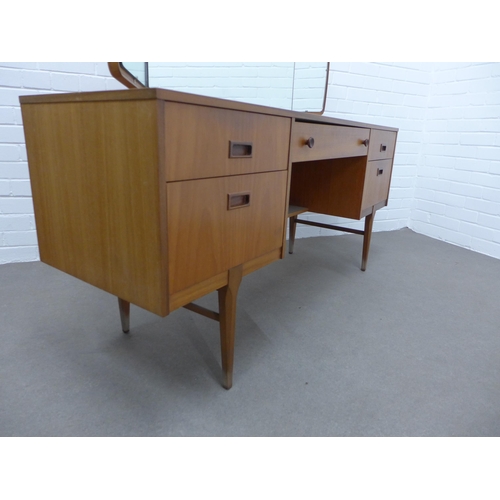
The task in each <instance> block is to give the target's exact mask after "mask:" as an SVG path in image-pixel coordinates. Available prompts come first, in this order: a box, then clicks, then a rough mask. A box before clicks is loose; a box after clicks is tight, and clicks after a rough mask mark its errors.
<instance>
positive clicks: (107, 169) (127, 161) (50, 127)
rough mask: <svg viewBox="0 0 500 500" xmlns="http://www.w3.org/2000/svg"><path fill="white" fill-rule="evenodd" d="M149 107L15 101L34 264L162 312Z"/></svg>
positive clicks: (155, 116) (156, 172)
mask: <svg viewBox="0 0 500 500" xmlns="http://www.w3.org/2000/svg"><path fill="white" fill-rule="evenodd" d="M158 106H159V105H158V104H157V102H156V101H154V100H142V101H121V102H120V101H112V102H105V101H101V102H89V103H85V102H73V103H71V102H70V103H52V104H50V103H48V104H23V105H22V112H23V121H24V129H25V135H26V145H27V150H28V159H29V167H30V176H31V185H32V190H33V202H34V206H35V214H36V226H37V233H38V240H39V246H40V256H41V260H42V261H43V262H45V263H47V264H49V265H51V266H53V267H56V268H57V269H60V270H62V271H64V272H66V273H68V274H71V275H73V276H76V277H77V278H80V279H82V280H84V281H86V282H88V283H90V284H92V285H95V286H97V287H99V288H101V289H103V290H106V291H108V292H110V293H112V294H114V295H116V296H118V297H121V298H122V299H124V300H126V301H129V302H132V303H134V304H137V305H139V306H141V307H143V308H145V309H147V310H149V311H152V312H155V313H157V314H160V315H165V314H166V313H167V303H166V296H167V291H166V283H167V277H166V268H165V267H166V266H165V262H164V260H163V259H162V252H166V249H165V248H164V246H165V244H166V240H165V236H162V235H161V231H162V228H164V227H165V222H166V221H165V218H164V217H162V215H161V210H162V209H161V206H160V205H161V198H160V196H161V195H160V189H159V179H161V176H162V175H163V171H162V169H160V167H159V165H160V164H161V160H160V155H159V147H160V145H159V143H158V121H159V108H158ZM160 122H161V120H160ZM162 185H164V184H163V183H162ZM162 269H163V270H164V271H162ZM162 272H164V273H165V274H163V275H162Z"/></svg>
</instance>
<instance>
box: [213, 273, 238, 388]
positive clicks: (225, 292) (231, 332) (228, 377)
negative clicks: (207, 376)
mask: <svg viewBox="0 0 500 500" xmlns="http://www.w3.org/2000/svg"><path fill="white" fill-rule="evenodd" d="M228 273H229V276H228V283H227V285H226V286H225V287H223V288H220V289H219V290H218V294H219V322H220V344H221V358H222V372H223V376H224V382H223V386H224V388H226V389H231V387H232V385H233V363H234V339H235V330H236V299H237V297H238V289H239V287H240V283H241V279H242V276H243V266H242V265H240V266H237V267H233V268H232V269H229V271H228Z"/></svg>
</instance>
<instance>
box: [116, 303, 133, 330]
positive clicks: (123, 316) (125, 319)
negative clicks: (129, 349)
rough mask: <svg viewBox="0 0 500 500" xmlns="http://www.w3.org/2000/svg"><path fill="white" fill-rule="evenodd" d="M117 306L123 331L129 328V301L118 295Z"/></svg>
mask: <svg viewBox="0 0 500 500" xmlns="http://www.w3.org/2000/svg"><path fill="white" fill-rule="evenodd" d="M118 307H119V308H120V320H121V322H122V330H123V333H128V332H129V330H130V302H127V301H126V300H123V299H120V297H118Z"/></svg>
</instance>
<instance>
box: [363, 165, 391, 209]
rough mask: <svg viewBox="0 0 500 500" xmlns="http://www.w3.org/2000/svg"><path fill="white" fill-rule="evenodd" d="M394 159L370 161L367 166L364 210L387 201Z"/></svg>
mask: <svg viewBox="0 0 500 500" xmlns="http://www.w3.org/2000/svg"><path fill="white" fill-rule="evenodd" d="M391 174H392V159H389V160H378V161H369V162H368V163H367V165H366V174H365V187H364V190H363V201H362V210H364V209H366V208H368V207H372V206H374V205H377V203H381V202H383V201H386V200H387V199H388V198H389V186H390V184H391Z"/></svg>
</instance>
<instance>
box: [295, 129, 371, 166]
mask: <svg viewBox="0 0 500 500" xmlns="http://www.w3.org/2000/svg"><path fill="white" fill-rule="evenodd" d="M369 137H370V129H365V128H356V127H339V126H336V125H319V124H315V123H304V122H295V123H294V124H293V128H292V140H291V145H290V156H291V160H292V162H302V161H312V160H326V159H330V158H346V157H352V156H366V155H367V153H368V148H367V147H366V146H365V145H364V144H363V141H365V140H367V139H369ZM309 138H313V139H314V146H313V147H312V148H310V147H309V146H307V145H306V141H307V140H308V139H309Z"/></svg>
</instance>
